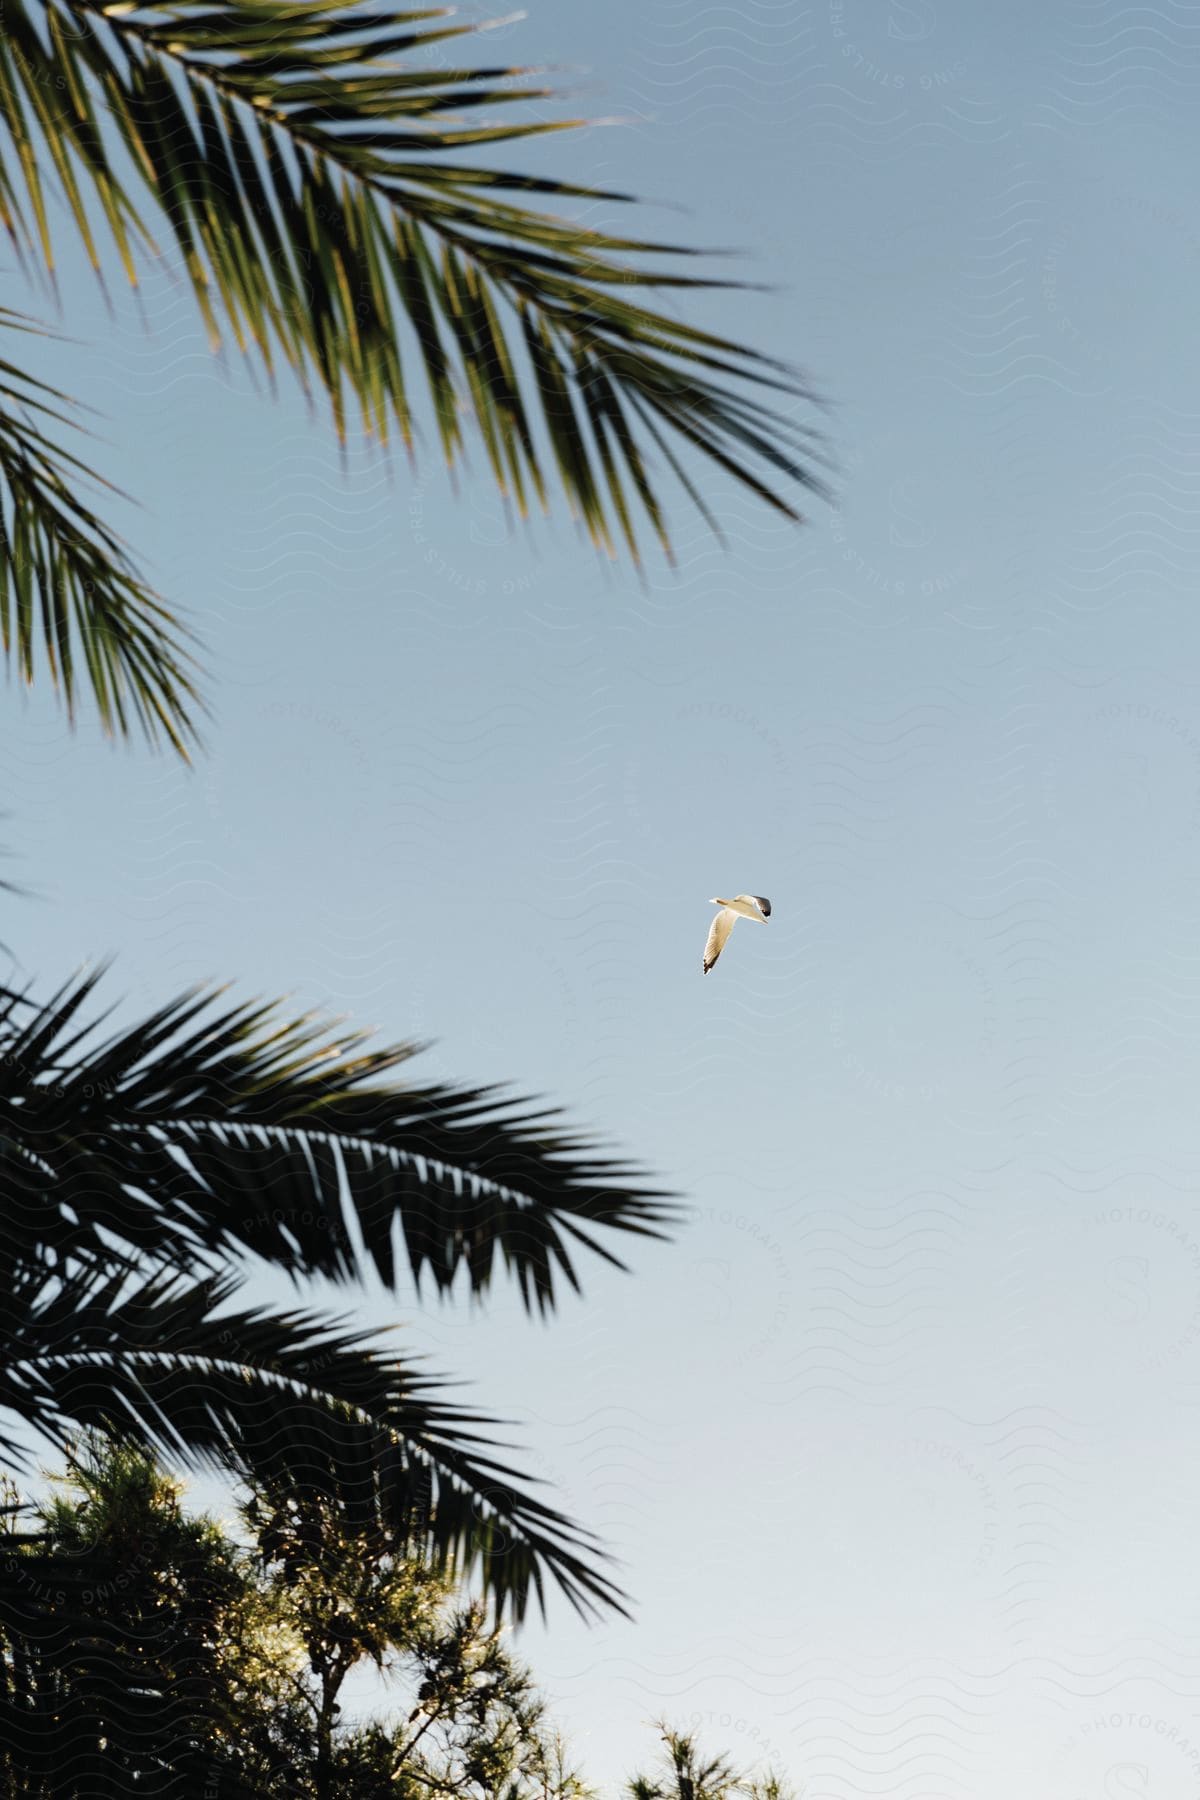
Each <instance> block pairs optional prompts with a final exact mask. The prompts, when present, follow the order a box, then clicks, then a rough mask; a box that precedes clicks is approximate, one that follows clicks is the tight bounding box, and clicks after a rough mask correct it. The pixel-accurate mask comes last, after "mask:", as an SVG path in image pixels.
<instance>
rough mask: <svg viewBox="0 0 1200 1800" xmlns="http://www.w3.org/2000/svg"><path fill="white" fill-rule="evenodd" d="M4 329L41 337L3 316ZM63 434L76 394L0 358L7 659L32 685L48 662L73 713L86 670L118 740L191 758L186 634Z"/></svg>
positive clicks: (0, 565) (0, 571) (2, 625)
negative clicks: (91, 490) (135, 560)
mask: <svg viewBox="0 0 1200 1800" xmlns="http://www.w3.org/2000/svg"><path fill="white" fill-rule="evenodd" d="M0 329H3V330H5V331H21V332H39V333H40V328H39V327H37V326H35V325H33V324H32V323H31V322H30V321H29V320H27V319H25V318H23V317H22V316H21V315H20V314H17V313H13V312H10V311H8V310H7V309H4V308H0ZM42 335H44V334H42ZM56 427H66V428H68V429H78V426H77V422H76V420H75V419H74V418H73V417H72V414H71V410H70V402H69V401H68V399H67V398H66V396H65V395H64V394H62V393H60V392H58V390H57V389H55V388H52V387H50V386H48V385H47V384H46V383H44V382H40V381H37V380H35V379H34V378H33V377H32V376H30V375H27V374H25V373H23V372H22V371H21V369H20V368H18V367H17V365H16V364H15V363H13V362H11V361H10V360H8V359H7V358H0V637H2V639H3V645H4V652H5V655H6V657H7V659H8V662H9V664H10V666H13V665H15V667H16V669H17V671H18V673H19V675H20V676H21V678H22V679H23V680H24V681H26V682H30V681H32V680H33V677H34V673H35V669H36V666H37V663H38V660H39V657H42V658H44V659H45V662H46V664H47V665H48V667H49V670H50V674H51V677H52V679H53V682H54V685H55V687H56V688H57V689H58V692H59V693H60V694H61V696H62V698H63V700H64V701H65V703H66V706H67V710H68V712H69V713H71V714H73V713H74V710H75V706H76V702H77V697H78V690H79V687H80V678H81V670H82V671H83V673H84V675H85V676H86V679H87V680H88V682H89V683H90V686H91V689H92V692H93V694H94V695H95V699H96V703H97V706H98V709H99V713H100V718H101V720H102V722H103V724H104V726H105V728H106V729H107V730H108V731H110V732H114V733H120V734H121V735H122V736H124V735H125V734H127V733H128V731H129V730H130V728H131V726H132V725H135V724H136V725H138V726H140V727H141V729H142V731H143V732H144V733H145V735H146V737H147V738H148V739H149V740H150V741H151V742H167V743H169V744H171V745H172V746H173V747H174V748H175V749H176V750H177V751H178V752H179V753H180V754H181V755H183V756H185V757H186V755H187V752H188V747H189V745H191V744H192V743H194V741H195V728H194V725H193V723H192V712H193V709H195V708H197V707H198V705H199V701H198V695H197V691H196V688H195V686H194V683H193V663H192V658H191V655H190V653H189V651H188V648H187V641H186V639H187V634H186V633H185V632H184V631H183V629H182V628H181V626H180V625H179V624H178V622H177V621H176V620H175V619H174V618H173V617H172V615H171V614H170V613H169V612H168V611H167V609H166V607H165V606H164V605H163V604H162V602H161V601H160V600H159V599H158V597H157V595H155V594H153V593H152V592H151V590H150V589H149V588H148V587H147V586H146V584H145V583H144V582H143V581H142V580H141V578H140V577H139V576H138V574H137V572H136V570H135V569H134V567H133V565H132V563H131V562H130V560H129V558H128V556H127V554H126V551H125V549H124V546H123V545H122V544H121V542H120V540H119V538H117V536H116V535H115V533H114V532H113V531H112V530H111V529H110V528H109V527H108V526H107V525H106V524H105V523H104V522H103V521H102V520H101V519H100V518H98V517H97V515H96V514H95V513H94V512H93V511H92V510H91V508H90V507H89V506H88V505H87V502H86V499H85V498H84V496H85V495H86V492H87V489H88V487H89V486H94V485H96V483H97V480H98V478H97V477H96V476H95V474H94V473H93V471H92V469H91V467H90V465H89V464H87V463H85V462H84V461H83V459H82V458H81V457H80V456H77V455H75V454H73V453H72V452H70V451H67V450H65V449H63V448H62V446H61V445H60V444H59V443H57V442H56V441H55V438H54V436H53V435H51V434H52V433H53V432H54V430H55V428H56ZM102 485H106V484H102ZM110 491H111V489H110Z"/></svg>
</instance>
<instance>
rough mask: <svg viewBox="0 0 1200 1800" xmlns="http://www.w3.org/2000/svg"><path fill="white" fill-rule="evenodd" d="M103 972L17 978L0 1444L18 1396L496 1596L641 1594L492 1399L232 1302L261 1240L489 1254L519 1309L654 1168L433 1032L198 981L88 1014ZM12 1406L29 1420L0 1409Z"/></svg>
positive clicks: (646, 1198) (629, 1225)
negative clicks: (391, 1035) (379, 1044)
mask: <svg viewBox="0 0 1200 1800" xmlns="http://www.w3.org/2000/svg"><path fill="white" fill-rule="evenodd" d="M97 979H98V978H97V977H96V976H90V977H87V978H84V979H81V980H78V981H76V982H74V983H72V984H71V985H69V986H68V987H66V988H64V989H63V990H62V991H60V992H59V993H58V994H56V995H54V996H53V997H52V998H51V999H50V1000H49V1001H47V1002H46V1003H44V1004H42V1005H36V1004H34V1003H33V1002H31V1001H30V1000H28V999H27V998H25V997H23V996H20V995H17V994H14V993H9V994H6V995H3V996H2V997H0V1183H2V1186H3V1192H4V1196H5V1207H4V1214H5V1228H4V1232H3V1234H2V1236H0V1294H2V1295H3V1297H4V1298H3V1302H2V1303H0V1456H2V1457H3V1458H4V1459H5V1460H7V1461H8V1462H10V1463H15V1462H16V1461H18V1460H19V1457H20V1452H21V1440H20V1436H19V1433H18V1431H17V1428H16V1427H17V1421H24V1422H25V1424H26V1425H27V1426H31V1427H32V1428H33V1429H34V1430H35V1431H36V1432H37V1433H38V1434H39V1435H40V1436H41V1437H42V1438H46V1439H49V1440H51V1441H52V1442H55V1443H57V1444H59V1445H66V1444H68V1443H69V1442H70V1440H71V1437H72V1435H73V1434H74V1433H75V1432H77V1431H78V1430H79V1429H81V1428H83V1429H91V1430H99V1431H103V1432H105V1433H108V1434H110V1435H111V1436H113V1437H115V1438H117V1439H119V1440H121V1441H123V1442H125V1443H127V1444H130V1445H133V1446H135V1447H138V1448H140V1449H143V1450H148V1451H153V1452H158V1453H161V1454H164V1455H166V1456H168V1457H170V1458H172V1459H175V1460H176V1461H178V1462H180V1463H182V1464H184V1465H185V1466H192V1467H195V1466H197V1465H201V1466H203V1465H216V1466H220V1467H223V1468H226V1469H230V1470H232V1471H233V1472H234V1473H235V1474H238V1475H241V1476H243V1477H245V1478H246V1479H247V1480H249V1481H250V1482H251V1483H252V1484H253V1485H254V1486H255V1487H256V1488H257V1489H258V1490H259V1491H260V1492H262V1493H265V1494H267V1495H268V1496H271V1497H273V1498H274V1499H275V1500H277V1501H280V1502H289V1501H294V1500H296V1499H299V1500H300V1501H303V1500H304V1498H305V1496H308V1497H309V1498H310V1499H311V1500H312V1502H313V1504H321V1505H325V1506H328V1505H334V1506H335V1507H336V1508H337V1509H338V1510H339V1516H340V1517H341V1518H342V1519H343V1520H344V1522H345V1527H346V1529H347V1530H349V1531H353V1530H354V1529H356V1528H362V1529H371V1530H384V1531H386V1532H388V1533H390V1534H391V1535H392V1537H393V1539H394V1540H395V1541H399V1542H403V1543H404V1544H405V1545H406V1546H407V1547H408V1548H409V1549H410V1550H411V1551H413V1552H414V1553H417V1554H421V1555H423V1556H425V1557H426V1558H427V1559H428V1561H429V1562H430V1564H431V1566H432V1567H434V1568H435V1569H439V1568H440V1569H446V1568H448V1567H449V1568H452V1569H453V1571H454V1573H455V1574H456V1575H457V1576H458V1577H460V1578H463V1577H465V1576H467V1575H469V1574H470V1573H471V1572H472V1571H473V1570H475V1571H477V1572H478V1575H479V1577H480V1579H481V1582H482V1585H483V1588H484V1590H485V1591H486V1592H488V1593H490V1594H491V1596H492V1597H493V1600H494V1602H495V1603H496V1605H497V1607H499V1608H504V1607H508V1608H509V1609H511V1612H512V1614H513V1616H515V1617H517V1618H519V1617H521V1616H522V1614H523V1613H524V1611H525V1609H526V1607H527V1605H528V1603H529V1601H530V1600H531V1599H536V1601H537V1602H538V1604H539V1605H541V1606H544V1600H545V1588H546V1582H547V1580H550V1581H552V1582H553V1583H555V1584H556V1585H557V1586H558V1588H559V1589H560V1590H561V1591H562V1592H563V1593H565V1594H566V1596H567V1598H568V1599H569V1600H570V1602H571V1603H572V1605H573V1606H574V1607H575V1608H576V1609H577V1610H578V1611H580V1612H581V1613H584V1614H588V1613H594V1612H597V1611H599V1610H601V1609H604V1608H607V1607H612V1606H616V1607H618V1608H620V1606H621V1598H622V1596H621V1595H620V1593H619V1590H618V1589H617V1588H616V1586H615V1585H614V1584H613V1582H612V1580H611V1579H610V1578H609V1576H608V1575H607V1574H606V1573H604V1571H603V1569H602V1568H601V1567H600V1566H599V1564H598V1547H597V1545H596V1543H595V1541H594V1540H593V1539H592V1538H591V1536H590V1534H588V1533H586V1532H584V1531H581V1530H579V1529H578V1528H577V1527H576V1526H575V1525H573V1524H572V1523H571V1521H570V1520H568V1519H567V1518H566V1517H564V1515H563V1514H562V1513H560V1512H558V1511H556V1510H555V1509H554V1508H553V1507H551V1506H550V1505H548V1504H547V1503H546V1502H545V1501H543V1500H540V1499H538V1498H536V1497H535V1496H534V1495H533V1494H531V1493H530V1492H529V1491H528V1488H527V1486H526V1484H525V1482H524V1480H523V1478H522V1477H521V1476H520V1474H519V1473H518V1472H517V1471H515V1470H514V1469H513V1468H512V1467H510V1466H509V1465H508V1463H507V1462H505V1461H501V1460H498V1459H497V1457H496V1456H495V1454H494V1452H495V1451H496V1449H497V1444H496V1441H495V1439H494V1436H492V1435H491V1434H492V1430H493V1427H494V1426H495V1424H496V1421H495V1420H492V1419H488V1418H483V1417H481V1416H478V1415H476V1414H474V1413H471V1412H468V1411H466V1410H464V1409H462V1408H460V1407H458V1406H456V1405H451V1404H450V1403H448V1402H447V1401H446V1399H445V1398H444V1397H443V1394H442V1388H443V1385H444V1384H443V1383H442V1382H441V1381H439V1380H438V1379H437V1378H435V1377H434V1376H432V1375H431V1374H430V1373H429V1372H428V1371H426V1370H425V1369H424V1367H423V1366H421V1364H420V1363H419V1361H418V1359H416V1358H415V1357H413V1356H411V1355H396V1354H395V1353H392V1354H388V1355H385V1354H384V1352H383V1350H382V1349H381V1348H379V1347H378V1346H376V1345H374V1344H372V1343H369V1342H367V1341H365V1340H364V1338H363V1336H362V1334H361V1332H358V1331H355V1330H353V1329H348V1328H347V1326H346V1323H345V1321H334V1320H329V1319H326V1318H324V1317H320V1316H318V1315H316V1314H314V1313H313V1312H311V1311H299V1310H297V1311H282V1310H277V1309H272V1308H263V1307H259V1306H255V1307H253V1308H250V1309H242V1310H233V1309H232V1302H233V1301H234V1298H235V1296H236V1294H237V1292H238V1289H239V1287H240V1286H241V1285H242V1281H243V1279H244V1265H243V1264H242V1263H241V1261H240V1259H241V1258H242V1257H243V1256H244V1255H246V1254H250V1255H253V1256H255V1257H258V1258H261V1259H264V1260H265V1261H266V1262H267V1263H268V1264H270V1265H271V1266H273V1267H274V1268H276V1269H278V1270H281V1271H284V1272H286V1274H287V1275H288V1276H290V1277H291V1279H292V1280H293V1282H295V1283H298V1284H299V1283H302V1282H303V1281H304V1280H305V1278H306V1277H311V1276H325V1277H329V1278H331V1279H333V1280H335V1281H340V1282H349V1281H352V1280H354V1279H356V1278H358V1277H361V1276H363V1275H364V1274H366V1273H367V1272H368V1271H370V1272H373V1273H374V1274H375V1275H377V1276H378V1277H380V1278H381V1279H382V1281H383V1282H384V1283H386V1284H387V1286H388V1287H390V1288H393V1289H394V1288H396V1287H397V1286H398V1285H399V1281H400V1275H401V1267H402V1265H405V1266H406V1267H407V1270H408V1271H409V1272H410V1273H411V1276H412V1277H413V1278H414V1280H415V1281H416V1282H417V1283H418V1285H419V1284H420V1283H421V1282H422V1280H423V1279H427V1280H428V1281H430V1282H431V1283H432V1284H433V1286H434V1287H435V1288H436V1289H437V1291H438V1292H439V1293H442V1294H447V1293H449V1292H450V1290H451V1289H452V1288H453V1287H454V1286H455V1284H456V1283H459V1284H460V1285H465V1286H466V1287H467V1288H468V1289H469V1291H470V1292H471V1294H473V1295H483V1294H485V1293H486V1292H487V1291H488V1289H489V1287H490V1285H491V1282H492V1280H493V1277H494V1275H495V1273H496V1270H497V1267H498V1266H503V1268H504V1269H505V1271H506V1272H507V1273H509V1274H511V1275H512V1276H514V1277H515V1279H516V1281H517V1283H518V1286H519V1289H520V1292H521V1295H522V1298H523V1300H524V1303H525V1305H526V1308H527V1309H528V1310H536V1311H537V1312H539V1313H541V1314H545V1313H547V1312H549V1311H550V1310H552V1308H553V1307H554V1305H555V1302H556V1300H557V1298H558V1295H559V1292H560V1290H561V1288H562V1286H563V1285H564V1284H565V1285H566V1286H568V1287H570V1288H572V1289H576V1290H578V1287H579V1280H578V1275H577V1273H576V1268H575V1259H576V1255H577V1253H578V1252H579V1251H580V1250H582V1251H585V1252H591V1253H595V1254H598V1255H600V1256H601V1257H603V1258H605V1259H606V1260H607V1261H608V1262H610V1263H614V1264H616V1265H617V1266H618V1267H620V1266H622V1265H621V1264H620V1263H619V1262H618V1259H617V1257H616V1256H615V1254H614V1252H613V1250H612V1249H611V1248H610V1247H609V1245H608V1244H607V1243H605V1242H602V1241H601V1239H602V1236H603V1235H604V1234H606V1233H609V1232H612V1231H619V1232H624V1233H632V1234H639V1235H642V1236H650V1237H654V1236H662V1235H663V1228H664V1226H665V1225H666V1224H667V1223H668V1221H669V1219H670V1218H671V1216H672V1213H673V1208H672V1207H671V1206H670V1204H669V1203H668V1202H667V1201H666V1199H665V1197H664V1196H663V1195H662V1194H660V1193H659V1192H657V1191H655V1190H652V1189H649V1188H647V1187H645V1186H644V1185H642V1184H641V1182H640V1180H639V1178H638V1175H637V1172H636V1171H635V1170H632V1169H630V1168H628V1167H626V1166H625V1165H623V1164H620V1163H617V1162H613V1161H611V1160H608V1159H606V1158H604V1157H602V1156H600V1155H598V1154H597V1153H596V1151H595V1149H594V1148H593V1147H592V1146H591V1145H590V1144H589V1143H588V1142H587V1141H586V1140H584V1139H582V1138H580V1137H579V1136H577V1135H575V1134H573V1133H569V1132H567V1131H565V1130H564V1129H563V1128H562V1127H561V1126H560V1125H559V1124H558V1123H557V1122H556V1118H555V1116H554V1115H550V1114H546V1113H545V1112H540V1111H537V1110H536V1109H530V1108H529V1106H528V1105H526V1104H525V1103H522V1102H520V1101H515V1100H512V1099H507V1098H504V1097H503V1096H502V1095H501V1094H500V1093H499V1092H498V1091H497V1090H494V1089H485V1088H477V1089H470V1088H456V1087H447V1086H421V1085H419V1084H416V1083H411V1084H410V1083H409V1082H407V1081H405V1080H403V1079H401V1078H400V1076H399V1071H400V1070H401V1068H402V1066H403V1065H404V1064H406V1063H407V1062H408V1061H409V1059H410V1057H411V1056H412V1055H413V1053H414V1052H413V1047H412V1046H409V1045H399V1046H396V1047H394V1048H390V1049H368V1048H367V1047H366V1045H365V1042H364V1039H363V1038H362V1036H361V1035H342V1036H333V1037H330V1036H329V1034H328V1032H327V1030H325V1029H324V1028H322V1027H321V1025H320V1024H319V1022H317V1021H315V1020H314V1019H312V1018H302V1019H298V1020H288V1019H286V1018H283V1017H282V1016H280V1015H279V1014H277V1013H276V1012H274V1011H273V1010H272V1009H270V1008H267V1007H258V1006H248V1005H240V1006H232V1007H230V1006H226V1007H224V1008H220V1007H216V1006H215V1005H214V1004H213V1003H212V1001H211V999H206V997H205V996H203V995H196V994H193V995H189V996H185V997H184V998H182V999H179V1000H177V1001H175V1002H174V1003H172V1004H170V1005H168V1006H165V1007H163V1008H162V1009H161V1010H160V1011H159V1012H157V1013H155V1014H154V1015H153V1016H151V1017H150V1018H147V1019H144V1020H141V1021H139V1022H138V1023H136V1024H133V1025H130V1026H127V1027H125V1028H123V1029H120V1030H117V1031H115V1032H114V1033H112V1035H110V1036H108V1037H107V1038H105V1039H100V1040H97V1039H95V1038H94V1036H93V1028H92V1027H90V1026H89V1025H88V1024H87V1023H86V1022H85V1017H84V1015H85V1012H86V1008H87V1005H88V1003H89V1001H90V999H91V996H92V994H93V991H94V989H95V986H96V982H97ZM5 1413H7V1414H9V1415H11V1416H12V1419H13V1423H12V1424H11V1425H10V1426H9V1427H8V1428H7V1429H3V1428H2V1421H3V1418H4V1415H5Z"/></svg>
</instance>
